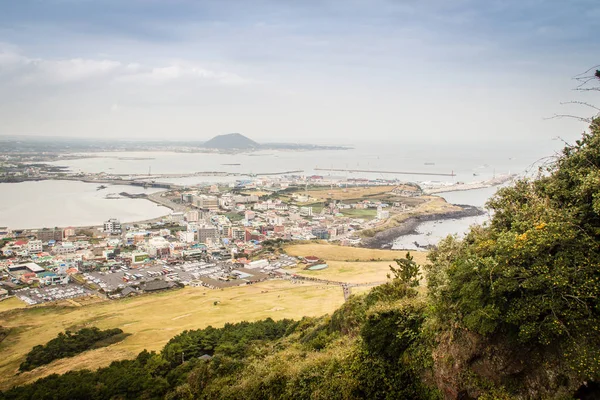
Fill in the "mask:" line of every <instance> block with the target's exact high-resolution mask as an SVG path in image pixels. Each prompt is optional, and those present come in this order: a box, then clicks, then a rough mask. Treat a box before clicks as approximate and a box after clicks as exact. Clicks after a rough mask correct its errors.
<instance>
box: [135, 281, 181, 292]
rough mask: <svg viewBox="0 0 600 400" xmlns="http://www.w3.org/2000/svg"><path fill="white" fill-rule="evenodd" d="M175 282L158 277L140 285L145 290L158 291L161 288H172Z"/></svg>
mask: <svg viewBox="0 0 600 400" xmlns="http://www.w3.org/2000/svg"><path fill="white" fill-rule="evenodd" d="M172 287H173V284H172V283H171V282H167V281H163V280H161V279H157V280H154V281H150V282H146V283H144V284H143V285H141V286H140V289H142V290H143V291H144V292H156V291H159V290H166V289H171V288H172Z"/></svg>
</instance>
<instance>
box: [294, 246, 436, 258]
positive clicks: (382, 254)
mask: <svg viewBox="0 0 600 400" xmlns="http://www.w3.org/2000/svg"><path fill="white" fill-rule="evenodd" d="M285 252H286V253H287V254H289V255H291V256H296V257H305V256H317V257H321V258H322V259H324V260H327V261H392V260H395V259H396V258H402V257H404V254H406V252H405V251H399V250H379V249H364V248H360V247H347V246H337V245H333V244H327V243H303V244H291V245H288V246H286V247H285ZM422 254H425V253H422ZM415 258H416V256H415Z"/></svg>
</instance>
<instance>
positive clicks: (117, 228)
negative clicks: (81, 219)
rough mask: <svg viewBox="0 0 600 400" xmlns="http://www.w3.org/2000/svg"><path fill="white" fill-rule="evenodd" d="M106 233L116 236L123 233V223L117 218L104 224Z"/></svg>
mask: <svg viewBox="0 0 600 400" xmlns="http://www.w3.org/2000/svg"><path fill="white" fill-rule="evenodd" d="M104 232H107V233H110V234H114V233H121V222H119V220H118V219H116V218H111V219H109V220H108V221H106V222H104Z"/></svg>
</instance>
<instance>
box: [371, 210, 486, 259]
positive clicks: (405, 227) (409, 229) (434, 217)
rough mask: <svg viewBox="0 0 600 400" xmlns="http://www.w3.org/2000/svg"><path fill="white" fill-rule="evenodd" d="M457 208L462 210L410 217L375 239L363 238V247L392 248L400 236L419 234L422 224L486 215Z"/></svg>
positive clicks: (482, 212)
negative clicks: (419, 227)
mask: <svg viewBox="0 0 600 400" xmlns="http://www.w3.org/2000/svg"><path fill="white" fill-rule="evenodd" d="M455 206H457V207H460V208H461V210H458V211H450V212H445V213H438V214H426V215H417V216H414V217H410V218H408V219H407V220H405V221H404V222H402V224H400V225H399V226H396V227H393V228H390V229H386V230H385V231H382V232H379V233H377V234H375V236H373V237H370V238H363V240H362V242H361V247H366V248H369V249H383V248H390V247H391V246H392V243H393V242H394V240H396V239H397V238H399V237H400V236H403V235H410V234H414V233H417V232H416V229H417V226H419V224H421V223H422V222H426V221H439V220H445V219H456V218H465V217H476V216H479V215H483V214H485V211H484V210H483V209H481V208H479V207H475V206H469V205H462V204H455Z"/></svg>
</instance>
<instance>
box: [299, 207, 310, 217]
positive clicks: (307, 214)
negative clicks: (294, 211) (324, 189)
mask: <svg viewBox="0 0 600 400" xmlns="http://www.w3.org/2000/svg"><path fill="white" fill-rule="evenodd" d="M300 215H301V216H303V217H312V215H313V208H312V207H300Z"/></svg>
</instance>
